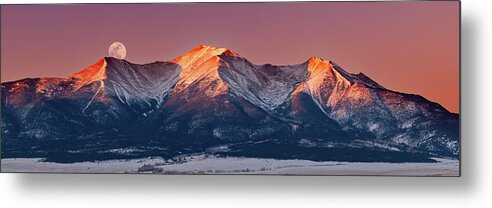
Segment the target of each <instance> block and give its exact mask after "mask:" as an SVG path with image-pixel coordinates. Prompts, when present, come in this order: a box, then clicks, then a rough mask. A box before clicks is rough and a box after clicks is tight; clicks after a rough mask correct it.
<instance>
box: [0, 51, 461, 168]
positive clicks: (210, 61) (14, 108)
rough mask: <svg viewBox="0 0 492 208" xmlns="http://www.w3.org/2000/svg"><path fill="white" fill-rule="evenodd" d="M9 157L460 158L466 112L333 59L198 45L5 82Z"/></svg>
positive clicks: (4, 115)
mask: <svg viewBox="0 0 492 208" xmlns="http://www.w3.org/2000/svg"><path fill="white" fill-rule="evenodd" d="M1 110H2V149H1V151H2V157H3V158H19V157H22V158H31V157H42V158H46V160H47V161H54V162H76V161H95V160H106V159H127V158H142V157H164V158H170V157H174V156H177V155H181V154H191V153H206V154H214V155H221V156H243V157H259V158H276V159H307V160H315V161H329V160H330V161H360V162H366V161H386V162H408V161H416V162H424V161H425V162H428V161H433V160H432V157H447V158H457V157H458V154H459V115H458V114H455V113H451V112H449V111H447V110H446V109H445V108H443V107H442V106H441V105H439V104H437V103H434V102H431V101H429V100H427V99H425V98H423V97H422V96H419V95H413V94H405V93H400V92H395V91H392V90H390V89H386V88H385V87H383V86H381V85H380V84H378V83H377V82H375V81H374V80H372V79H371V78H369V77H367V76H366V75H364V74H362V73H359V74H352V73H349V72H347V71H345V70H343V69H342V68H341V67H340V66H338V65H337V64H335V63H334V62H332V61H327V60H323V59H321V58H314V57H313V58H310V59H309V60H307V61H306V62H304V63H301V64H297V65H287V66H275V65H270V64H265V65H255V64H253V63H251V62H249V61H248V60H247V59H245V58H242V57H240V56H239V55H238V54H237V53H235V52H232V51H230V50H228V49H225V48H215V47H211V46H205V45H200V46H198V47H197V48H195V49H193V50H191V51H190V52H188V53H186V54H185V55H183V56H180V57H178V58H176V59H173V60H170V61H158V62H154V63H149V64H144V65H138V64H132V63H130V62H127V61H125V60H119V59H114V58H107V57H106V58H103V59H101V60H99V61H98V62H97V63H96V64H94V65H92V66H89V67H87V68H86V69H84V70H82V71H80V72H78V73H75V74H73V75H71V76H70V77H68V78H34V79H31V78H30V79H22V80H18V81H13V82H6V83H2V109H1Z"/></svg>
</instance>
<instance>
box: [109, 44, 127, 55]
mask: <svg viewBox="0 0 492 208" xmlns="http://www.w3.org/2000/svg"><path fill="white" fill-rule="evenodd" d="M109 56H111V57H113V58H117V59H125V56H126V48H125V45H123V43H120V42H114V43H112V44H111V46H109Z"/></svg>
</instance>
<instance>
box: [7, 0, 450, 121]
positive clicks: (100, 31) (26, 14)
mask: <svg viewBox="0 0 492 208" xmlns="http://www.w3.org/2000/svg"><path fill="white" fill-rule="evenodd" d="M115 41H119V42H122V43H124V44H125V46H126V48H127V57H126V59H127V60H128V61H130V62H133V63H141V64H142V63H148V62H154V61H156V60H170V59H173V58H175V57H177V56H179V55H182V54H184V53H186V52H187V51H189V50H191V49H192V48H194V47H196V46H197V45H199V44H206V45H212V46H216V47H226V48H229V49H231V50H233V51H235V52H237V53H239V54H240V55H241V56H243V57H245V58H248V59H249V60H250V61H252V62H253V63H256V64H263V63H271V64H296V63H302V62H304V61H306V60H307V59H308V58H309V57H311V56H317V57H321V58H324V59H329V60H333V61H334V62H336V63H337V64H338V65H340V66H342V67H343V68H344V69H346V70H347V71H349V72H352V73H358V72H363V73H364V74H366V75H368V76H369V77H371V78H373V79H374V80H376V81H377V82H379V83H380V84H381V85H383V86H385V87H387V88H389V89H392V90H395V91H401V92H406V93H414V94H420V95H422V96H424V97H426V98H427V99H429V100H431V101H435V102H438V103H440V104H442V105H443V106H444V107H445V108H447V109H448V110H450V111H452V112H459V2H457V1H437V2H425V1H413V2H349V3H346V2H319V3H275V4H274V3H234V4H232V3H199V4H190V3H183V4H120V5H112V4H98V5H94V4H93V5H90V4H84V5H37V6H36V5H8V6H5V5H2V8H1V75H2V77H1V80H2V82H5V81H12V80H17V79H21V78H26V77H66V76H68V75H70V74H72V73H75V72H77V71H80V70H82V69H83V68H85V67H86V66H88V65H91V64H93V63H95V62H96V61H97V60H98V59H100V58H102V57H104V56H108V55H107V53H108V47H109V45H110V44H111V43H112V42H115Z"/></svg>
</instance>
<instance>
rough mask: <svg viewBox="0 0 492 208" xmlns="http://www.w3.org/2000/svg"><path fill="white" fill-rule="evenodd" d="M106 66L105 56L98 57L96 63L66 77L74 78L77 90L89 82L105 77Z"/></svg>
mask: <svg viewBox="0 0 492 208" xmlns="http://www.w3.org/2000/svg"><path fill="white" fill-rule="evenodd" d="M106 66H107V62H106V59H105V58H102V59H100V60H99V61H98V62H97V63H95V64H93V65H91V66H88V67H87V68H85V69H84V70H82V71H79V72H77V73H75V74H72V75H70V76H69V77H68V78H72V79H76V81H75V84H74V85H75V86H74V87H75V89H76V90H78V89H79V88H81V87H82V86H84V85H86V84H89V83H91V82H95V81H99V80H103V79H106V77H107V75H106V70H105V69H106Z"/></svg>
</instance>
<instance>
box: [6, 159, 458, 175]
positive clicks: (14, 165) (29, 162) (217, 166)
mask: <svg viewBox="0 0 492 208" xmlns="http://www.w3.org/2000/svg"><path fill="white" fill-rule="evenodd" d="M435 159H436V160H437V161H438V162H437V163H384V162H371V163H369V162H362V163H359V162H314V161H309V160H276V159H261V158H239V157H226V158H224V157H215V156H210V155H192V156H185V157H180V158H176V159H174V160H164V159H160V158H153V159H150V158H145V159H134V160H109V161H101V162H78V163H68V164H67V163H52V162H42V160H41V158H15V159H2V160H1V171H2V172H53V173H156V174H280V175H399V176H458V175H459V161H458V160H448V159H438V158H435Z"/></svg>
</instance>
